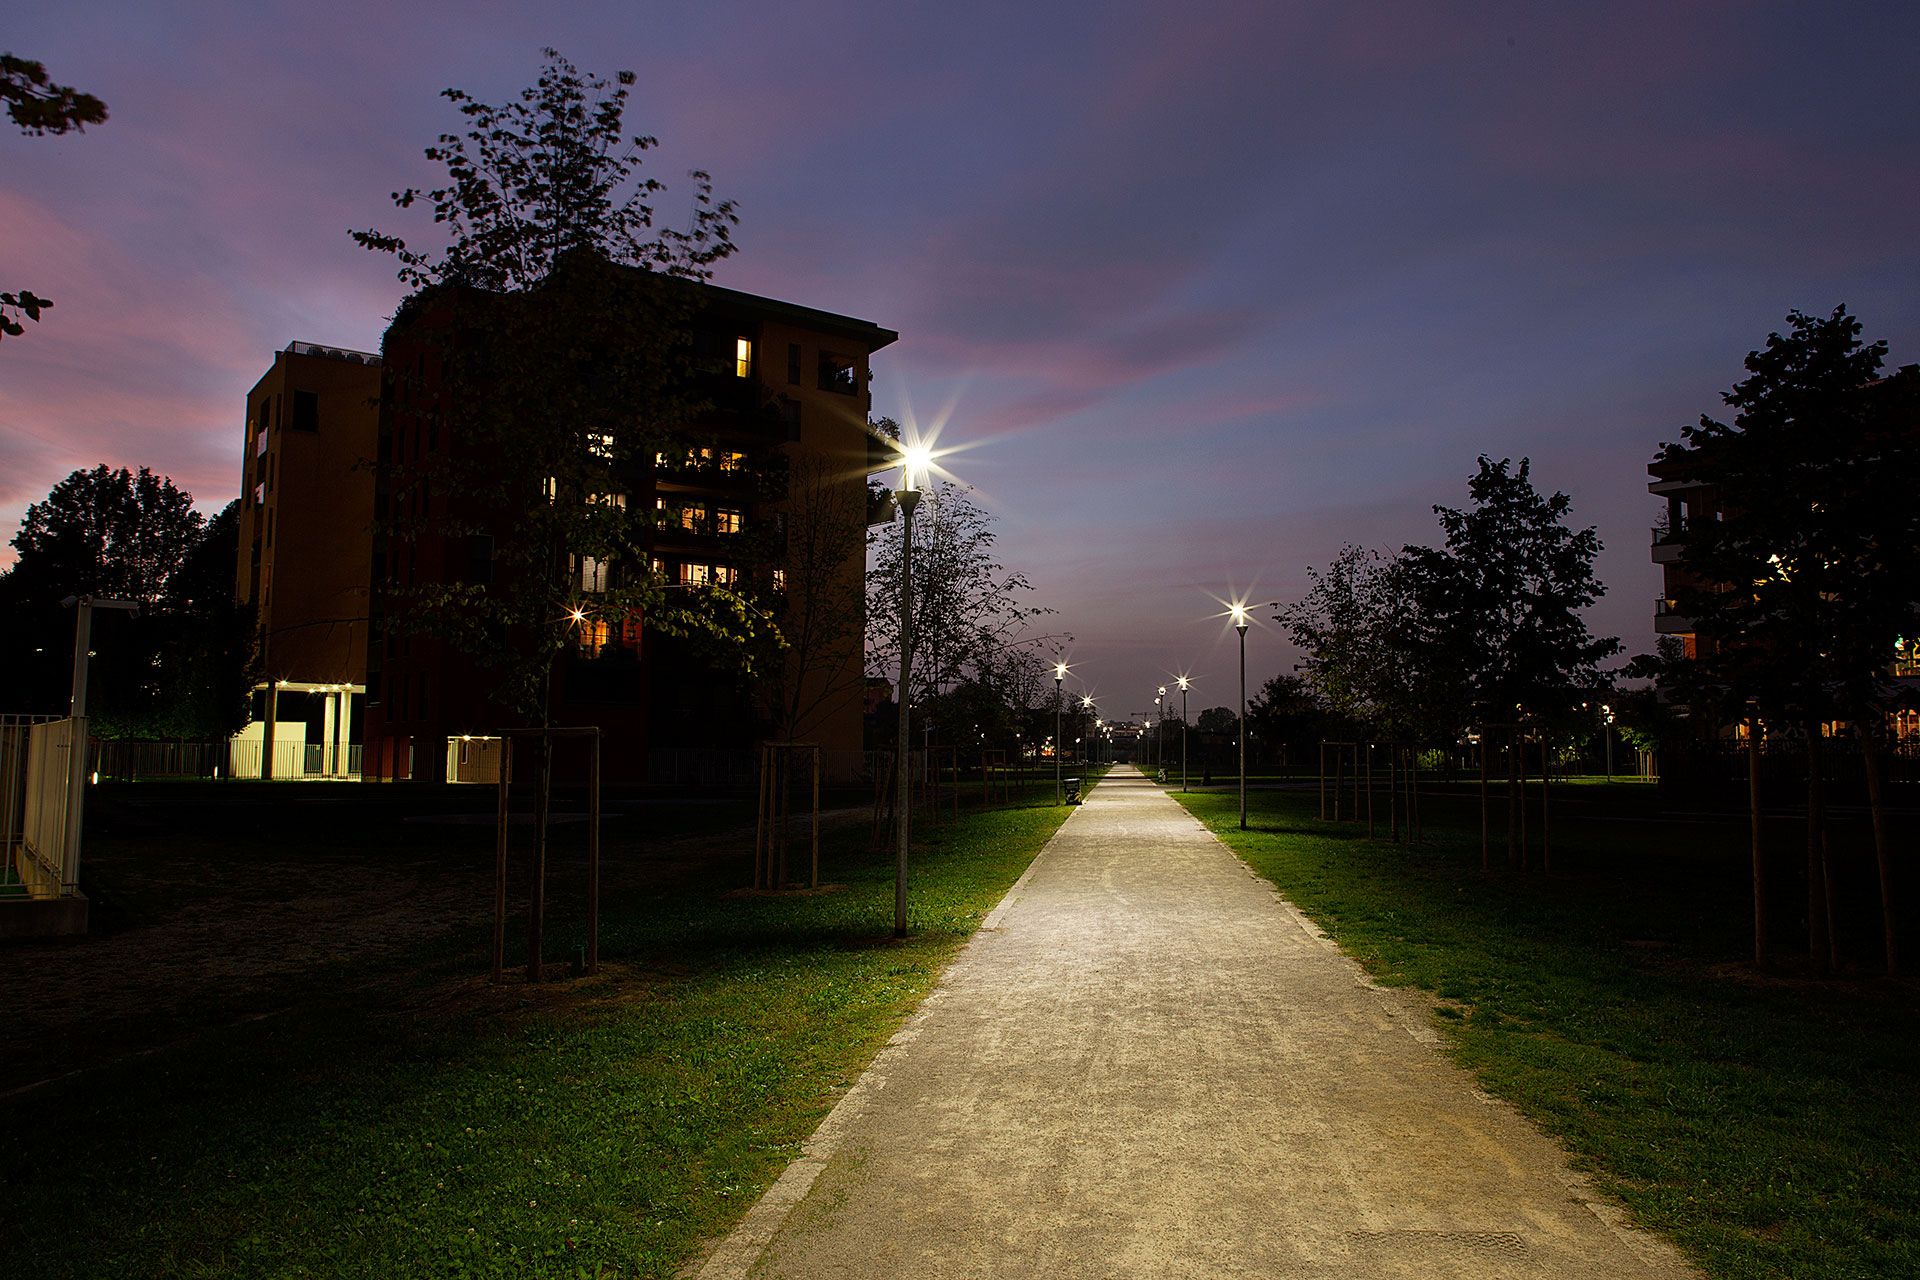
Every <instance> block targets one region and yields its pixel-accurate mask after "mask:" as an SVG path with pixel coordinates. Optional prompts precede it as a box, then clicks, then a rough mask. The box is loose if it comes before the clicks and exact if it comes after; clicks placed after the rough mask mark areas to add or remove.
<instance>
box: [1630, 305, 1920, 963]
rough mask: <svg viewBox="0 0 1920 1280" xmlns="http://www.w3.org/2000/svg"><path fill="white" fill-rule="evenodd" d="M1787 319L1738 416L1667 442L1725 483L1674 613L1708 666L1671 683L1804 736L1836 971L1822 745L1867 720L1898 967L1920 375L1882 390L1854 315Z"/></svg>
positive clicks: (1820, 901) (1827, 957)
mask: <svg viewBox="0 0 1920 1280" xmlns="http://www.w3.org/2000/svg"><path fill="white" fill-rule="evenodd" d="M1787 320H1788V324H1789V326H1790V328H1791V332H1790V333H1789V334H1788V335H1786V336H1782V335H1781V334H1778V333H1775V334H1771V335H1769V336H1768V338H1767V343H1766V347H1765V349H1764V350H1762V351H1754V352H1750V353H1748V355H1747V359H1746V369H1747V374H1748V376H1747V377H1746V378H1744V379H1742V380H1741V381H1740V382H1738V383H1736V384H1735V385H1734V387H1733V389H1732V390H1730V391H1728V392H1726V393H1725V394H1724V395H1723V396H1722V399H1723V400H1724V401H1725V402H1726V403H1727V404H1728V405H1729V406H1731V407H1732V408H1734V409H1735V410H1737V411H1738V412H1737V413H1736V414H1735V416H1734V419H1733V422H1732V423H1724V422H1720V421H1717V420H1715V419H1713V418H1711V417H1708V416H1706V415H1702V416H1701V419H1700V422H1699V424H1698V425H1697V426H1690V427H1686V428H1684V429H1683V432H1682V439H1681V441H1680V442H1678V443H1671V444H1667V445H1664V446H1663V447H1662V450H1661V454H1660V458H1659V462H1660V463H1661V464H1662V465H1663V466H1665V467H1667V468H1669V469H1672V470H1676V471H1684V472H1688V473H1690V474H1695V475H1698V476H1700V477H1701V478H1703V479H1707V480H1710V481H1711V483H1712V484H1713V486H1714V488H1715V490H1716V501H1717V509H1716V510H1715V511H1714V512H1713V513H1712V517H1711V518H1708V517H1707V515H1706V513H1704V512H1702V513H1700V514H1699V515H1697V516H1696V518H1694V519H1693V520H1691V521H1690V522H1689V523H1688V525H1687V527H1686V528H1685V529H1684V530H1683V531H1682V533H1683V536H1684V543H1685V548H1686V551H1685V556H1686V558H1685V564H1686V567H1687V571H1688V574H1689V576H1690V578H1691V579H1692V585H1690V586H1686V587H1683V588H1680V589H1679V590H1678V591H1677V595H1678V597H1679V598H1678V601H1677V603H1678V605H1679V608H1680V609H1681V611H1682V612H1683V613H1684V614H1686V615H1687V616H1689V617H1691V618H1692V619H1693V620H1694V626H1695V631H1696V636H1697V644H1696V657H1695V659H1694V660H1692V661H1679V662H1672V661H1669V662H1667V663H1665V664H1662V674H1663V677H1664V678H1665V679H1666V680H1667V682H1668V683H1670V684H1671V685H1672V686H1673V687H1674V688H1675V690H1676V693H1677V696H1679V697H1682V698H1684V699H1685V700H1686V701H1687V702H1688V703H1689V704H1690V705H1691V706H1692V707H1693V708H1694V710H1695V712H1696V714H1699V715H1703V716H1711V717H1712V718H1713V719H1715V720H1726V719H1732V718H1736V717H1738V716H1740V715H1742V714H1743V712H1744V709H1745V707H1746V706H1748V705H1751V706H1753V707H1754V708H1756V709H1757V710H1758V712H1759V713H1760V715H1761V716H1762V717H1764V718H1766V719H1769V720H1774V721H1776V722H1785V723H1789V724H1795V725H1798V726H1799V727H1800V729H1801V731H1802V732H1803V733H1804V735H1805V740H1806V747H1807V891H1808V939H1809V949H1810V952H1811V956H1812V960H1813V964H1814V966H1815V968H1816V969H1817V970H1820V971H1823V972H1824V971H1825V970H1826V969H1827V968H1828V967H1830V965H1831V962H1832V959H1833V951H1834V946H1835V942H1834V939H1833V937H1832V935H1831V931H1830V918H1831V914H1832V904H1831V902H1829V901H1828V900H1827V897H1826V879H1827V871H1826V855H1825V841H1826V831H1825V796H1824V788H1823V785H1822V775H1823V773H1824V767H1823V765H1822V762H1821V754H1822V742H1823V739H1824V737H1825V726H1826V725H1827V724H1828V723H1829V722H1830V721H1832V720H1835V719H1848V720H1852V721H1853V722H1854V723H1855V724H1856V725H1857V726H1860V727H1861V729H1862V733H1861V743H1862V749H1863V752H1864V754H1865V757H1866V764H1867V768H1868V778H1869V784H1870V791H1871V792H1872V793H1873V794H1872V796H1871V797H1870V798H1871V799H1872V801H1873V804H1874V810H1875V814H1874V816H1875V835H1876V847H1877V849H1878V850H1879V861H1880V866H1881V880H1882V905H1883V909H1884V916H1885V928H1886V934H1887V938H1886V945H1887V961H1888V964H1889V966H1890V967H1893V968H1897V966H1898V949H1897V944H1896V940H1895V938H1894V935H1893V909H1892V902H1891V892H1892V877H1891V870H1890V863H1889V858H1890V851H1889V850H1888V849H1887V847H1886V839H1885V825H1884V816H1883V813H1882V811H1881V807H1880V803H1879V799H1880V798H1879V795H1878V792H1879V790H1880V788H1879V777H1878V774H1879V768H1878V766H1879V760H1878V749H1879V748H1878V738H1879V736H1880V733H1881V731H1882V729H1881V726H1883V725H1884V722H1885V719H1886V715H1887V712H1888V711H1889V710H1890V709H1891V708H1892V707H1893V706H1894V705H1895V704H1896V703H1897V702H1898V701H1899V700H1900V699H1901V697H1902V696H1903V694H1902V691H1901V690H1900V689H1899V687H1898V686H1897V685H1896V683H1895V682H1894V681H1893V680H1892V678H1891V676H1890V667H1891V663H1892V659H1893V656H1894V653H1895V649H1896V645H1897V644H1898V643H1899V642H1900V641H1901V639H1902V638H1904V637H1909V636H1913V635H1915V634H1920V563H1917V562H1920V511H1916V510H1915V509H1914V507H1913V504H1912V501H1911V494H1912V492H1913V487H1914V484H1915V482H1916V481H1920V432H1916V430H1915V428H1914V422H1915V417H1916V415H1915V405H1916V403H1917V402H1920V397H1917V396H1916V390H1915V388H1916V384H1920V371H1912V370H1902V371H1901V373H1900V374H1899V375H1897V376H1896V377H1895V378H1892V379H1887V380H1884V381H1883V380H1881V379H1879V376H1878V375H1879V372H1880V368H1881V365H1882V362H1883V360H1884V357H1885V354H1886V349H1887V346H1886V343H1885V342H1876V343H1872V344H1863V343H1862V342H1861V340H1860V323H1859V321H1858V320H1856V319H1855V318H1854V317H1852V316H1850V315H1848V314H1847V310H1846V308H1845V307H1844V306H1841V307H1837V308H1836V309H1835V310H1834V311H1833V313H1832V314H1831V315H1830V316H1827V317H1825V318H1821V317H1814V316H1808V315H1805V314H1803V313H1801V312H1798V311H1795V312H1791V313H1789V315H1788V317H1787Z"/></svg>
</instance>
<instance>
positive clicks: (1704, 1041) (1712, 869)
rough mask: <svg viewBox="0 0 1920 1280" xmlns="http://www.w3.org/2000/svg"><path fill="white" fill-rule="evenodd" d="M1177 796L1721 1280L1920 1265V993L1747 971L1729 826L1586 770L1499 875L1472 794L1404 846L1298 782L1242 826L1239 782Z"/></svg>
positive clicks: (1252, 801)
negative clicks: (1426, 998) (1421, 993)
mask: <svg viewBox="0 0 1920 1280" xmlns="http://www.w3.org/2000/svg"><path fill="white" fill-rule="evenodd" d="M1176 795H1177V789H1176ZM1180 798H1181V799H1183V800H1184V802H1185V803H1186V804H1187V805H1188V807H1189V808H1190V809H1192V810H1193V812H1195V813H1196V814H1197V815H1199V816H1200V817H1201V818H1202V819H1203V820H1204V821H1205V822H1206V823H1207V824H1208V826H1210V827H1211V828H1212V829H1213V830H1214V831H1216V832H1217V833H1218V834H1219V835H1220V836H1221V837H1222V838H1223V839H1225V840H1226V841H1227V843H1228V844H1229V845H1230V846H1231V847H1232V848H1233V849H1234V851H1235V852H1236V853H1238V854H1239V855H1240V856H1241V857H1242V858H1244V859H1245V860H1246V861H1247V862H1248V864H1249V865H1251V866H1252V867H1253V868H1254V869H1255V870H1256V871H1257V872H1259V873H1260V874H1261V875H1263V876H1265V877H1267V878H1268V879H1270V880H1271V881H1272V882H1273V883H1274V884H1275V885H1276V886H1277V887H1278V888H1279V889H1280V890H1281V891H1282V892H1283V893H1285V894H1286V895H1287V897H1288V898H1289V899H1290V900H1292V901H1293V902H1295V903H1296V904H1298V905H1299V906H1300V908H1301V909H1302V910H1303V911H1305V912H1306V913H1307V914H1308V915H1309V916H1311V917H1312V918H1313V919H1314V920H1315V921H1317V922H1318V923H1319V924H1320V925H1321V926H1322V927H1323V928H1325V929H1326V930H1327V932H1328V933H1329V934H1330V935H1331V936H1332V937H1333V938H1334V939H1336V940H1337V941H1338V942H1339V944H1340V946H1341V947H1342V948H1343V949H1344V950H1345V951H1347V952H1348V953H1349V954H1350V955H1352V956H1354V957H1355V958H1357V959H1358V960H1359V961H1360V962H1361V963H1362V964H1363V965H1365V966H1366V967H1367V969H1368V970H1369V971H1370V972H1372V973H1373V974H1374V975H1375V976H1376V977H1377V978H1378V979H1379V980H1380V981H1382V982H1385V983H1388V984H1409V985H1413V986H1417V987H1422V988H1425V989H1426V990H1428V991H1430V992H1433V993H1434V994H1435V996H1436V997H1438V999H1439V1003H1440V1007H1439V1009H1438V1014H1439V1017H1438V1021H1439V1023H1440V1026H1441V1028H1442V1029H1443V1031H1444V1032H1445V1037H1446V1043H1447V1045H1448V1046H1449V1050H1450V1052H1451V1053H1452V1055H1453V1056H1454V1058H1455V1059H1456V1060H1457V1061H1458V1062H1460V1063H1461V1064H1462V1065H1464V1066H1466V1067H1468V1068H1469V1069H1471V1070H1472V1071H1473V1072H1474V1073H1475V1074H1476V1075H1477V1076H1478V1078H1479V1079H1480V1081H1481V1082H1482V1084H1483V1086H1484V1087H1485V1088H1486V1089H1487V1090H1488V1091H1489V1092H1492V1093H1495V1094H1497V1095H1499V1096H1501V1097H1504V1098H1506V1099H1508V1100H1510V1101H1512V1102H1513V1103H1515V1104H1516V1105H1518V1106H1519V1107H1520V1109H1521V1110H1522V1111H1524V1112H1525V1113H1526V1114H1527V1115H1529V1116H1530V1117H1532V1118H1533V1119H1534V1120H1535V1121H1537V1122H1538V1123H1540V1124H1541V1125H1542V1126H1543V1127H1544V1128H1545V1129H1547V1130H1548V1131H1549V1132H1551V1133H1553V1134H1555V1135H1557V1136H1558V1137H1559V1138H1560V1139H1561V1140H1562V1141H1563V1142H1564V1143H1565V1144H1566V1146H1567V1148H1568V1149H1569V1150H1570V1151H1571V1152H1572V1153H1573V1155H1574V1157H1575V1159H1576V1162H1577V1163H1579V1164H1580V1165H1581V1166H1583V1167H1584V1168H1586V1169H1587V1170H1589V1171H1591V1172H1592V1173H1593V1175H1594V1176H1595V1177H1596V1180H1597V1181H1599V1182H1600V1183H1601V1184H1602V1185H1603V1186H1605V1187H1607V1188H1608V1189H1609V1190H1611V1191H1612V1192H1613V1193H1614V1194H1615V1195H1617V1196H1618V1197H1619V1198H1620V1199H1621V1200H1622V1201H1624V1202H1625V1203H1626V1204H1627V1205H1628V1206H1629V1208H1630V1209H1631V1210H1632V1211H1633V1212H1634V1214H1635V1215H1636V1216H1637V1217H1638V1219H1639V1220H1640V1221H1641V1222H1643V1223H1644V1224H1647V1225H1649V1226H1652V1227H1654V1228H1657V1229H1659V1230H1661V1231H1663V1232H1665V1233H1666V1234H1667V1235H1668V1236H1669V1237H1670V1238H1672V1239H1673V1240H1674V1241H1675V1242H1676V1243H1678V1244H1679V1245H1680V1246H1681V1247H1682V1248H1683V1249H1685V1250H1686V1251H1687V1252H1688V1253H1689V1254H1690V1255H1691V1256H1692V1257H1693V1258H1694V1259H1695V1260H1696V1261H1697V1262H1698V1263H1700V1264H1701V1265H1702V1267H1703V1268H1704V1269H1705V1270H1706V1272H1707V1273H1708V1274H1709V1275H1713V1276H1719V1277H1728V1278H1730V1280H1731V1278H1733V1277H1740V1278H1742V1280H1744V1278H1747V1277H1795V1278H1796V1280H1809V1278H1813V1277H1834V1278H1839V1277H1887V1276H1912V1275H1920V1052H1917V1051H1916V1046H1920V1009H1917V1006H1920V1001H1916V999H1915V996H1914V990H1913V987H1912V986H1911V985H1910V984H1898V983H1891V982H1888V981H1886V980H1884V979H1881V980H1877V981H1876V980H1872V979H1870V978H1868V977H1865V976H1861V975H1858V974H1856V976H1854V977H1853V978H1852V979H1850V980H1848V981H1839V982H1832V983H1824V984H1815V983H1811V982H1806V981H1802V980H1798V979H1793V978H1780V977H1760V976H1758V975H1754V974H1752V973H1751V972H1750V971H1748V970H1747V969H1746V967H1745V966H1744V965H1743V964H1742V963H1741V962H1742V960H1743V958H1744V956H1745V954H1746V948H1747V947H1748V946H1749V939H1748V933H1747V930H1748V928H1749V920H1750V915H1749V914H1748V913H1749V911H1750V908H1749V906H1748V902H1749V899H1748V897H1747V885H1746V880H1745V866H1744V862H1743V855H1744V849H1745V841H1746V829H1745V827H1744V825H1743V824H1741V823H1739V822H1737V821H1731V820H1728V821H1718V822H1716V821H1713V820H1711V815H1681V817H1682V818H1684V819H1686V820H1681V821H1676V820H1671V819H1670V818H1668V817H1665V816H1663V815H1662V813H1661V811H1660V807H1659V800H1658V796H1657V795H1656V794H1655V793H1654V791H1653V790H1652V789H1651V788H1647V787H1633V786H1629V787H1619V786H1616V787H1613V788H1608V787H1607V786H1606V785H1605V783H1604V782H1596V783H1595V784H1593V785H1592V786H1589V787H1581V788H1578V789H1576V790H1572V791H1567V792H1562V793H1559V795H1558V796H1557V798H1556V802H1555V811H1554V823H1555V827H1554V832H1555V858H1556V870H1555V874H1554V875H1552V876H1544V875H1541V874H1539V873H1537V872H1536V873H1533V874H1530V875H1529V874H1514V873H1509V872H1507V871H1505V870H1504V861H1505V860H1504V847H1503V846H1502V847H1498V848H1496V850H1495V860H1496V866H1498V867H1500V868H1502V869H1500V870H1497V871H1495V872H1494V873H1491V874H1488V873H1483V872H1482V871H1481V869H1480V862H1481V857H1480V841H1479V809H1478V805H1477V802H1475V801H1474V800H1473V799H1472V798H1470V797H1469V796H1466V795H1459V796H1456V797H1455V798H1453V799H1451V800H1442V799H1436V798H1430V797H1424V796H1423V799H1422V804H1423V806H1424V808H1425V812H1424V813H1423V817H1424V819H1425V821H1426V835H1427V836H1428V838H1429V839H1428V842H1426V843H1423V844H1422V845H1419V846H1415V847H1411V848H1410V847H1408V846H1406V845H1395V844H1391V843H1388V842H1386V841H1385V839H1384V836H1385V834H1386V827H1385V822H1384V818H1385V815H1384V812H1383V811H1380V812H1378V813H1377V816H1378V817H1379V818H1380V820H1381V821H1380V826H1379V833H1380V835H1381V836H1382V837H1383V838H1382V839H1381V840H1378V841H1372V840H1368V839H1366V838H1365V834H1364V827H1356V826H1355V825H1343V826H1339V827H1334V826H1332V825H1330V824H1323V823H1321V822H1320V821H1319V820H1318V812H1319V809H1318V798H1317V796H1316V795H1314V794H1313V793H1312V792H1305V793H1287V792H1261V793H1254V794H1252V795H1250V797H1249V825H1250V827H1251V828H1253V829H1252V830H1250V831H1248V832H1244V833H1243V832H1241V831H1240V830H1239V828H1238V799H1237V796H1234V795H1231V794H1227V795H1222V794H1212V795H1189V796H1186V797H1180ZM1495 823H1496V834H1495V839H1496V842H1497V841H1499V840H1501V839H1502V838H1503V836H1504V826H1503V825H1501V823H1502V819H1501V818H1500V817H1499V816H1498V815H1496V817H1495ZM1853 834H1854V835H1855V836H1857V835H1858V833H1857V832H1856V833H1853ZM1536 839H1537V831H1536ZM1781 839H1782V840H1785V839H1786V833H1785V832H1783V833H1782V836H1781ZM1836 843H1838V841H1836ZM1774 892H1775V894H1776V895H1778V896H1780V897H1782V898H1784V899H1785V900H1786V902H1787V906H1788V909H1789V911H1788V913H1789V914H1790V908H1791V904H1792V896H1793V886H1792V885H1791V884H1779V885H1776V886H1775V889H1774ZM1784 941H1786V942H1788V943H1792V942H1794V941H1796V940H1795V939H1791V938H1789V939H1785V940H1784Z"/></svg>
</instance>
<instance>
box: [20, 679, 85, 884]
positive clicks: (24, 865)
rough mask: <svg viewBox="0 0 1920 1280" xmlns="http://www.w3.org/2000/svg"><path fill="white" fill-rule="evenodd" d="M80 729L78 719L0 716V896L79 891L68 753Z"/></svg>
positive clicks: (82, 730)
mask: <svg viewBox="0 0 1920 1280" xmlns="http://www.w3.org/2000/svg"><path fill="white" fill-rule="evenodd" d="M85 732H86V721H84V720H81V721H74V720H70V719H62V718H60V717H57V716H20V715H5V716H0V788H3V789H4V790H3V791H0V846H4V850H5V858H4V866H0V896H4V897H8V898H21V899H29V898H63V897H69V896H71V895H72V894H74V893H76V892H78V889H79V885H78V883H77V882H78V880H79V878H80V871H79V858H80V842H79V840H78V839H77V838H76V837H75V833H74V832H73V830H72V829H71V825H70V822H69V818H70V816H71V815H70V809H71V807H72V805H73V803H74V800H75V798H76V794H77V791H78V788H76V787H75V786H74V784H73V774H72V764H71V755H72V753H73V750H74V741H75V738H76V736H77V735H84V734H85ZM83 742H84V740H83ZM82 750H84V745H83V746H82Z"/></svg>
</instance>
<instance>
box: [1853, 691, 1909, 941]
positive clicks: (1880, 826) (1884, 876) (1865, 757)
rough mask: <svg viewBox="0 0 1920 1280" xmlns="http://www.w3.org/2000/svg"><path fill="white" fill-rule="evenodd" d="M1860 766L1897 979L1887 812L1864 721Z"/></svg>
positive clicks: (1859, 723) (1875, 743) (1875, 740)
mask: <svg viewBox="0 0 1920 1280" xmlns="http://www.w3.org/2000/svg"><path fill="white" fill-rule="evenodd" d="M1854 728H1855V730H1856V731H1857V732H1858V733H1859V735H1860V757H1861V763H1863V764H1864V765H1865V766H1866V770H1867V803H1868V804H1869V805H1870V806H1871V807H1872V809H1873V858H1874V862H1875V863H1876V864H1877V865H1878V867H1879V869H1880V925H1881V928H1882V929H1883V930H1884V931H1885V933H1886V939H1887V943H1886V945H1887V976H1888V977H1899V976H1900V937H1899V933H1898V930H1897V929H1896V928H1895V927H1894V910H1893V850H1892V848H1891V847H1890V846H1889V842H1888V840H1887V809H1886V805H1885V804H1884V802H1883V801H1882V799H1881V791H1880V739H1879V736H1878V735H1877V734H1875V733H1874V731H1873V730H1872V729H1871V728H1869V727H1868V726H1867V723H1866V721H1865V720H1864V719H1862V720H1856V721H1855V722H1854Z"/></svg>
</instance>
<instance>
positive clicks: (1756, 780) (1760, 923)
mask: <svg viewBox="0 0 1920 1280" xmlns="http://www.w3.org/2000/svg"><path fill="white" fill-rule="evenodd" d="M1747 810H1748V812H1749V814H1750V815H1751V818H1752V825H1753V963H1754V967H1755V968H1759V969H1764V968H1766V967H1767V870H1766V863H1765V861H1764V860H1763V859H1762V857H1761V848H1760V721H1759V719H1758V718H1755V719H1753V720H1749V721H1747Z"/></svg>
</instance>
